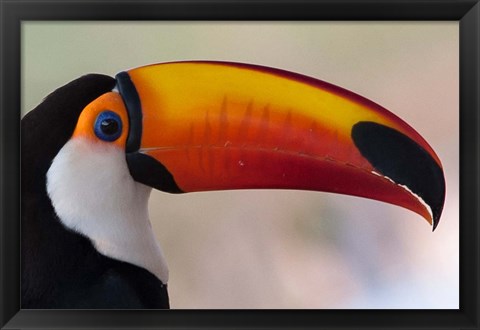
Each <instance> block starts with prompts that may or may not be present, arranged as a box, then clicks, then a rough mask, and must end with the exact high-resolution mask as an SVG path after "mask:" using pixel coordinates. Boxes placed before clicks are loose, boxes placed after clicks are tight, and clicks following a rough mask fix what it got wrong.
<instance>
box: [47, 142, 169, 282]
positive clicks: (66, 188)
mask: <svg viewBox="0 0 480 330" xmlns="http://www.w3.org/2000/svg"><path fill="white" fill-rule="evenodd" d="M150 191H151V188H149V187H147V186H145V185H142V184H140V183H138V182H135V181H134V180H133V179H132V177H131V176H130V175H129V171H128V167H127V165H126V161H125V153H124V151H123V150H119V149H115V148H105V147H104V146H102V145H101V144H98V145H92V144H89V143H87V142H86V141H84V140H82V139H75V140H70V141H69V142H67V144H65V146H64V147H63V148H62V149H61V150H60V152H59V153H58V154H57V156H56V157H55V159H54V160H53V162H52V164H51V166H50V169H49V170H48V173H47V192H48V195H49V197H50V199H51V201H52V204H53V206H54V208H55V212H56V213H57V215H58V217H59V219H60V221H61V222H62V224H63V225H64V226H66V227H67V228H69V229H71V230H73V231H76V232H78V233H80V234H83V235H84V236H86V237H88V238H89V239H90V240H91V241H92V243H93V245H94V246H95V248H96V249H97V250H98V251H99V252H100V253H101V254H103V255H105V256H108V257H111V258H114V259H117V260H121V261H125V262H128V263H131V264H134V265H136V266H139V267H142V268H145V269H146V270H148V271H150V272H151V273H152V274H154V275H155V276H156V277H158V278H159V279H160V280H161V281H162V282H163V283H165V284H166V283H167V281H168V268H167V264H166V261H165V258H164V256H163V253H162V251H161V249H160V246H159V244H158V243H157V240H156V238H155V236H154V233H153V230H152V226H151V224H150V221H149V215H148V199H149V196H150Z"/></svg>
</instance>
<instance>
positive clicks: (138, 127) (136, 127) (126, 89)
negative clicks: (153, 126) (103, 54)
mask: <svg viewBox="0 0 480 330" xmlns="http://www.w3.org/2000/svg"><path fill="white" fill-rule="evenodd" d="M115 78H116V80H117V88H118V92H119V93H120V95H121V97H122V99H123V102H125V106H126V108H127V113H128V120H129V127H130V129H129V132H128V137H127V144H126V147H125V149H126V152H127V153H130V152H135V151H138V149H140V142H141V138H142V105H141V103H140V97H139V96H138V93H137V89H136V88H135V85H134V84H133V82H132V80H131V79H130V76H129V75H128V73H127V72H120V73H119V74H117V75H116V76H115Z"/></svg>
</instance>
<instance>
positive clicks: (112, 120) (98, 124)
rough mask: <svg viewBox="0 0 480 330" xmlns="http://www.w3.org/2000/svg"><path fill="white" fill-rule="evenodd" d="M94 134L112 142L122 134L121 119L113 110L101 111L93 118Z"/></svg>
mask: <svg viewBox="0 0 480 330" xmlns="http://www.w3.org/2000/svg"><path fill="white" fill-rule="evenodd" d="M94 130H95V135H96V136H98V138H100V139H102V140H104V141H108V142H112V141H115V140H116V139H118V138H119V137H120V135H122V120H121V119H120V116H119V115H117V114H116V113H115V112H113V111H108V110H107V111H104V112H101V113H100V114H99V115H98V116H97V119H96V120H95V127H94Z"/></svg>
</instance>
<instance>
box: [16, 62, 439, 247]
mask: <svg viewBox="0 0 480 330" xmlns="http://www.w3.org/2000/svg"><path fill="white" fill-rule="evenodd" d="M82 79H83V80H82ZM65 88H66V89H64V92H63V93H62V89H60V90H58V91H57V92H55V93H53V94H52V96H51V97H49V98H47V99H46V101H45V102H44V103H45V104H47V105H48V104H50V105H51V104H53V103H55V107H56V108H55V109H56V110H55V111H57V112H56V113H57V114H56V115H55V119H52V122H55V121H59V120H60V119H59V118H65V117H69V116H70V117H72V118H70V119H69V121H68V123H66V122H65V124H59V125H55V124H54V125H51V126H50V128H49V129H50V130H52V134H46V135H45V134H43V136H37V137H32V138H30V140H32V142H33V141H34V140H38V141H37V143H39V144H42V143H43V142H45V141H46V140H42V139H50V140H51V142H50V143H51V144H55V145H56V147H55V148H53V149H52V151H51V158H50V159H49V162H48V164H47V165H44V166H47V167H48V169H47V170H48V180H47V181H48V184H47V185H48V193H49V196H50V197H51V198H52V200H53V204H54V206H55V209H56V211H57V213H59V215H61V216H63V217H64V218H65V219H66V218H68V219H70V220H68V221H69V226H70V227H71V228H77V227H79V226H81V225H80V223H81V222H82V221H83V219H84V218H95V216H97V215H98V214H99V213H102V212H103V216H105V217H106V216H109V215H110V216H111V214H114V213H115V212H120V213H122V214H128V213H129V212H133V210H132V209H135V207H136V206H135V207H134V206H132V205H138V204H142V207H144V206H145V205H144V204H145V203H146V201H145V200H146V199H148V193H149V188H148V187H153V188H155V189H158V190H161V191H165V192H170V193H186V192H197V191H210V190H225V189H245V188H249V189H252V188H253V189H256V188H278V189H303V190H314V191H325V192H333V193H341V194H348V195H354V196H361V197H366V198H370V199H374V200H379V201H383V202H387V203H391V204H395V205H399V206H402V207H404V208H407V209H409V210H412V211H414V212H416V213H418V214H419V215H421V216H422V217H423V218H425V219H426V220H427V221H428V222H429V223H431V224H432V225H433V228H435V227H436V226H437V224H438V222H439V219H440V215H441V213H442V209H443V204H444V198H445V180H444V175H443V170H442V165H441V163H440V160H439V158H438V157H437V155H436V154H435V152H434V151H433V150H432V148H431V147H430V146H429V145H428V143H427V142H426V141H425V140H424V139H423V138H422V137H421V136H420V135H419V134H418V133H417V132H416V131H415V130H414V129H413V128H412V127H410V126H409V125H408V124H406V123H405V122H404V121H402V120H401V119H399V118H398V117H397V116H395V115H394V114H392V113H391V112H389V111H388V110H386V109H384V108H383V107H381V106H380V105H378V104H376V103H374V102H372V101H369V100H367V99H365V98H364V97H361V96H359V95H357V94H354V93H352V92H350V91H347V90H345V89H342V88H340V87H337V86H334V85H331V84H329V83H326V82H323V81H320V80H316V79H314V78H310V77H306V76H303V75H299V74H294V73H291V72H287V71H283V70H278V69H272V68H267V67H261V66H255V65H247V64H239V63H227V62H207V61H198V62H174V63H163V64H155V65H150V66H144V67H140V68H136V69H132V70H128V71H126V72H121V73H119V74H118V75H117V76H116V78H115V80H114V79H112V78H107V77H105V76H93V77H92V76H86V77H84V78H81V79H80V80H78V81H77V82H75V83H73V84H69V85H68V87H65ZM67 90H68V93H66V92H65V91H67ZM72 95H76V96H72ZM78 95H80V96H78ZM71 96H72V97H73V98H74V99H75V98H77V99H75V102H73V103H72V100H71V99H70V97H71ZM69 102H70V103H69ZM72 104H73V105H74V106H73V105H72ZM47 105H44V106H43V108H46V107H47ZM40 107H42V105H41V106H40ZM75 109H76V110H75ZM41 115H42V113H41V112H39V113H37V114H32V116H37V117H38V116H41ZM52 118H53V116H52ZM38 122H40V123H41V120H40V121H37V124H34V125H32V124H30V126H29V128H28V127H27V126H28V125H29V124H28V122H26V123H25V126H26V127H27V131H28V129H32V130H35V129H37V126H38V125H39V124H38ZM59 122H61V121H59ZM22 124H23V123H22ZM45 125H47V124H45ZM62 125H64V126H66V127H62ZM24 128H25V127H22V134H24V133H23V130H24ZM56 130H58V131H62V133H61V134H62V136H63V138H59V137H58V135H55V134H53V133H54V132H55V131H56ZM25 134H26V133H25ZM62 139H64V140H65V141H63V140H62ZM27 140H28V139H27ZM22 143H23V142H22ZM43 144H45V143H43ZM30 151H31V153H33V155H36V154H35V153H36V152H37V151H35V150H33V151H32V150H30ZM23 154H25V152H23V151H22V157H23ZM27 156H28V155H27ZM29 157H30V158H32V159H31V160H30V162H31V163H34V162H35V159H33V158H35V156H29ZM40 158H41V157H40V156H39V157H38V159H40ZM52 159H54V160H53V161H52ZM38 166H42V165H38ZM22 189H23V188H22ZM72 192H74V193H72ZM65 196H71V197H70V199H68V198H65ZM139 196H140V197H139ZM145 196H147V198H144V197H145ZM68 200H70V201H68ZM77 201H81V202H77ZM75 202H77V203H75ZM89 204H92V205H93V204H95V205H96V209H95V214H93V213H92V214H88V205H89ZM113 210H116V211H113ZM118 210H120V211H118ZM137 213H138V212H137ZM93 222H94V223H95V226H96V227H95V231H96V233H97V234H98V232H101V231H102V230H101V229H99V227H101V226H102V225H101V223H100V222H99V221H93ZM107 227H108V228H107ZM82 230H83V231H87V232H88V229H82ZM111 230H114V229H112V228H111V226H105V228H104V231H105V232H106V231H111ZM92 231H93V229H92ZM87 234H88V233H87ZM139 235H140V234H139ZM139 239H140V238H139ZM97 241H98V242H100V243H99V244H101V242H102V236H101V235H100V236H98V240H97Z"/></svg>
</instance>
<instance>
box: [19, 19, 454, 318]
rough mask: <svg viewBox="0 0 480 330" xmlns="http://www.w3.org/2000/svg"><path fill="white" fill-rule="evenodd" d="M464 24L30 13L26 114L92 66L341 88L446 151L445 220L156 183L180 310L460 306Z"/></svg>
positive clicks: (383, 207)
mask: <svg viewBox="0 0 480 330" xmlns="http://www.w3.org/2000/svg"><path fill="white" fill-rule="evenodd" d="M458 32H459V29H458V22H112V23H110V22H108V23H107V22H28V21H24V22H23V23H22V115H24V114H25V113H26V112H28V111H29V110H31V109H33V108H34V107H35V106H36V105H37V104H39V103H40V102H41V101H42V99H43V98H44V97H45V96H46V95H48V94H49V93H50V92H52V91H53V90H54V89H56V88H57V87H60V86H62V85H64V84H65V83H67V82H69V81H71V80H73V79H75V78H77V77H79V76H81V75H84V74H86V73H91V72H96V73H104V74H109V75H115V74H116V73H117V72H119V71H123V70H126V69H129V68H133V67H137V66H142V65H146V64H151V63H156V62H166V61H178V60H222V61H238V62H246V63H254V64H260V65H266V66H271V67H278V68H282V69H286V70H290V71H294V72H298V73H302V74H305V75H309V76H313V77H316V78H318V79H321V80H325V81H328V82H330V83H333V84H336V85H339V86H342V87H344V88H346V89H349V90H351V91H354V92H356V93H358V94H360V95H362V96H365V97H366V98H368V99H370V100H372V101H374V102H376V103H379V104H381V105H382V106H384V107H385V108H387V109H389V110H391V111H392V112H394V113H395V114H397V115H398V116H399V117H401V118H402V119H404V120H405V121H406V122H407V123H409V124H410V125H411V126H413V127H414V128H415V129H416V130H417V131H418V132H419V133H420V134H421V135H422V136H423V137H424V138H425V139H426V140H427V141H428V142H429V143H430V144H431V146H432V147H433V149H434V150H435V151H436V152H437V154H438V155H439V157H440V159H441V160H442V162H443V166H444V170H445V175H446V182H447V196H446V204H445V209H444V213H443V216H442V218H441V221H440V225H439V226H438V228H437V230H436V231H435V232H434V233H432V230H431V226H429V225H428V223H427V222H426V221H424V220H423V218H421V217H420V216H418V215H417V214H415V213H413V212H410V211H408V210H405V209H402V208H399V207H396V206H392V205H387V204H384V203H381V202H375V201H370V200H366V199H361V198H357V197H348V196H341V195H333V194H327V193H319V192H303V191H273V190H263V191H260V190H247V191H228V192H208V193H191V194H184V195H169V194H166V193H161V192H157V191H154V192H153V193H152V197H151V200H150V211H151V221H152V225H153V227H154V229H155V231H156V234H157V236H158V239H159V242H160V244H161V246H162V248H163V250H164V253H165V255H166V257H167V261H168V263H169V268H170V281H169V293H170V300H171V306H172V308H220V309H222V308H334V309H344V308H345V309H359V308H360V309H364V308H374V309H382V308H387V309H388V308H395V309H402V308H405V309H416V308H419V309H430V308H433V309H436V308H442V309H457V308H458V307H459V235H458V234H459V230H458V229H459V190H458V185H459V120H458V117H459V37H458Z"/></svg>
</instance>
